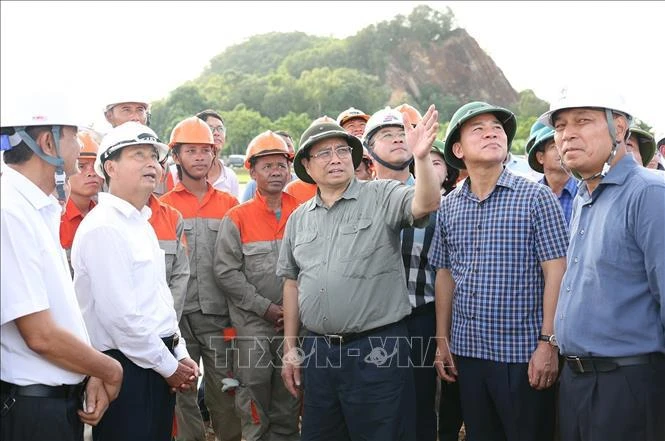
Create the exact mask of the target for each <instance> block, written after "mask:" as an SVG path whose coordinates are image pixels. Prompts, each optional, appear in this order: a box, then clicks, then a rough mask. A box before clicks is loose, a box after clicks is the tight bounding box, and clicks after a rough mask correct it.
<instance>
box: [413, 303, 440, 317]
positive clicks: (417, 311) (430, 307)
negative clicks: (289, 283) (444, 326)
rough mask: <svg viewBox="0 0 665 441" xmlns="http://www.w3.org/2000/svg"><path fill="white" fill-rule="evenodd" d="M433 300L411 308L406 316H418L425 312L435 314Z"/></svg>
mask: <svg viewBox="0 0 665 441" xmlns="http://www.w3.org/2000/svg"><path fill="white" fill-rule="evenodd" d="M435 313H436V311H435V309H434V302H428V303H425V304H423V305H418V306H416V307H415V308H413V309H411V314H409V316H408V317H418V316H421V315H426V314H435Z"/></svg>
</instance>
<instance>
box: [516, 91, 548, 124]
mask: <svg viewBox="0 0 665 441" xmlns="http://www.w3.org/2000/svg"><path fill="white" fill-rule="evenodd" d="M519 97H520V98H519V103H518V104H517V115H518V116H519V117H529V116H540V115H542V114H543V113H545V112H547V110H548V109H549V106H550V105H549V103H548V102H547V101H543V100H541V99H540V98H538V97H537V96H536V94H535V93H534V91H533V90H531V89H525V90H523V91H521V92H520V93H519Z"/></svg>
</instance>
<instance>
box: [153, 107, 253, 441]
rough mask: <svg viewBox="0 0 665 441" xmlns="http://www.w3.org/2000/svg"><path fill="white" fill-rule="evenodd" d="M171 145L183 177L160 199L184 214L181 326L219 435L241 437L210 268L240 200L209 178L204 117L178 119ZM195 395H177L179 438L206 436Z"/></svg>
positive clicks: (224, 307)
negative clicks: (186, 270)
mask: <svg viewBox="0 0 665 441" xmlns="http://www.w3.org/2000/svg"><path fill="white" fill-rule="evenodd" d="M169 147H170V149H171V155H172V157H173V160H174V162H175V164H176V168H177V170H176V171H177V173H178V180H179V182H178V183H177V184H176V186H175V187H174V188H173V190H171V191H169V192H168V193H166V194H165V195H163V196H162V197H161V201H162V202H164V203H166V204H168V205H171V206H172V207H174V208H175V209H177V210H178V211H180V213H181V214H182V216H183V217H184V220H185V235H186V237H187V247H188V249H189V266H190V278H189V284H188V285H187V294H186V297H185V305H184V310H183V314H182V317H181V319H180V332H182V334H183V337H184V338H185V341H186V342H187V351H188V352H189V353H190V355H191V357H192V358H193V359H194V360H199V358H201V357H202V358H203V366H204V369H203V377H204V382H205V391H206V392H205V399H206V405H207V407H208V410H209V411H210V417H211V421H212V426H213V429H214V431H215V435H216V436H217V438H218V439H219V440H220V441H226V440H238V441H239V440H240V420H239V419H238V417H237V416H236V414H235V403H234V397H233V396H232V395H230V394H228V393H226V392H222V386H223V384H222V380H223V379H225V378H228V377H230V376H232V375H233V351H232V350H231V349H232V348H231V343H230V342H228V341H226V339H224V338H222V335H223V333H224V330H225V329H227V328H230V327H231V319H230V317H229V307H228V304H227V300H226V295H225V293H224V292H223V291H222V290H221V289H220V288H219V287H218V286H217V282H216V280H215V276H214V273H213V269H212V261H213V251H214V245H215V240H216V239H217V232H218V231H219V224H220V222H221V220H222V218H223V217H224V215H225V214H226V212H227V211H228V210H229V208H231V207H233V206H235V205H238V200H237V199H236V198H235V197H233V196H231V194H229V193H228V192H226V191H222V190H217V189H216V188H214V187H213V186H212V185H211V184H210V183H209V182H208V181H207V175H208V172H209V171H210V168H211V166H212V163H213V160H214V159H215V147H214V140H213V136H212V131H211V130H210V127H208V125H207V124H206V123H205V122H204V121H203V120H201V119H199V118H197V117H195V116H193V117H190V118H186V119H184V120H183V121H180V122H179V123H178V124H177V125H176V126H175V127H174V128H173V131H172V132H171V139H170V143H169ZM227 349H228V350H227ZM196 398H197V391H190V392H187V393H184V394H180V395H178V397H177V400H176V418H177V423H178V436H177V439H184V440H199V439H201V440H203V439H205V431H204V426H203V421H202V418H201V413H200V411H199V407H198V405H197V401H196Z"/></svg>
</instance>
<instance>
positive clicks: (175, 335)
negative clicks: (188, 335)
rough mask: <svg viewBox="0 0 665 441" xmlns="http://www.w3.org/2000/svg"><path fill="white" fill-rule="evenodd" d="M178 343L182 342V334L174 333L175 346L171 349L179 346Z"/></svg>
mask: <svg viewBox="0 0 665 441" xmlns="http://www.w3.org/2000/svg"><path fill="white" fill-rule="evenodd" d="M178 343H180V336H179V335H178V334H173V347H172V348H171V349H175V348H176V346H178Z"/></svg>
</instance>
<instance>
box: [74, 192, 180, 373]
mask: <svg viewBox="0 0 665 441" xmlns="http://www.w3.org/2000/svg"><path fill="white" fill-rule="evenodd" d="M150 215H151V211H150V208H148V207H147V206H145V207H143V208H142V209H141V211H139V210H137V209H136V208H135V207H134V206H133V205H131V204H130V203H129V202H127V201H125V200H123V199H120V198H118V197H116V196H114V195H112V194H110V193H99V202H98V204H97V206H95V208H93V209H92V210H91V211H90V213H88V215H87V216H86V217H85V218H83V221H81V225H80V226H79V228H78V230H77V232H76V236H75V237H74V243H73V245H72V267H73V268H74V287H75V289H76V295H77V297H78V300H79V303H80V305H81V311H82V312H83V318H84V319H85V323H86V326H87V327H88V332H89V333H90V340H91V341H92V345H93V346H94V347H95V348H97V349H99V350H100V351H106V350H109V349H118V350H120V351H121V352H122V353H123V354H124V355H125V356H126V357H127V358H129V359H130V360H131V361H132V362H134V363H135V364H136V365H138V366H140V367H142V368H144V369H154V370H155V371H156V372H158V373H159V374H160V375H162V376H163V377H165V378H166V377H169V376H171V375H173V373H174V372H175V371H176V368H177V367H178V361H177V360H180V359H182V358H184V357H187V356H188V353H187V349H186V347H185V341H184V340H183V339H180V343H179V344H178V346H177V347H176V348H175V354H176V357H174V356H173V355H172V354H171V353H170V352H169V350H168V348H167V347H166V346H165V345H164V344H163V342H162V340H161V338H163V337H168V336H171V335H173V334H175V333H177V334H178V335H179V334H180V331H179V330H178V320H177V318H176V312H175V309H174V307H173V297H172V296H171V291H170V290H169V287H168V285H167V284H166V277H164V274H165V273H166V271H165V269H164V251H163V250H162V249H161V248H160V247H159V243H158V242H157V236H156V235H155V231H154V230H153V228H152V227H151V226H150V224H149V223H148V219H149V218H150ZM176 358H177V359H176Z"/></svg>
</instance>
